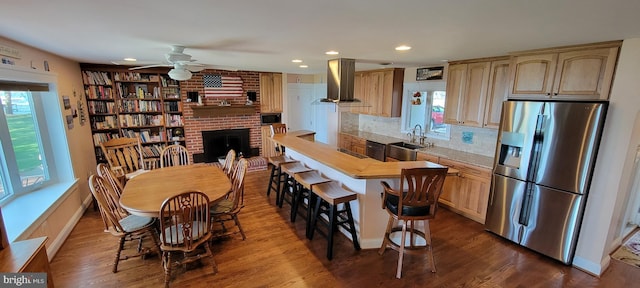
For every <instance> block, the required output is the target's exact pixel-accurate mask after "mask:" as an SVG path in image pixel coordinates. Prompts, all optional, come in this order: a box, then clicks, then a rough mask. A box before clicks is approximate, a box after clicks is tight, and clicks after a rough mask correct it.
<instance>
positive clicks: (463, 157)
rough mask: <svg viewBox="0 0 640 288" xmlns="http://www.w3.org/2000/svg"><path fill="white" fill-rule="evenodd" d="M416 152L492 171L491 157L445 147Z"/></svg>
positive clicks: (382, 139) (386, 139)
mask: <svg viewBox="0 0 640 288" xmlns="http://www.w3.org/2000/svg"><path fill="white" fill-rule="evenodd" d="M340 133H345V134H349V135H353V136H356V137H360V138H364V139H367V140H370V141H374V142H378V143H382V144H389V143H394V142H404V141H406V140H404V139H400V138H395V137H390V136H385V135H380V134H375V133H371V132H364V131H357V130H351V131H340ZM418 152H420V153H425V154H430V155H433V156H438V157H441V158H446V159H450V160H453V161H458V162H461V163H465V164H470V165H474V166H478V167H481V168H486V169H493V157H488V156H484V155H480V154H474V153H469V152H464V151H460V150H454V149H450V148H445V147H438V146H435V147H428V148H422V149H419V150H418Z"/></svg>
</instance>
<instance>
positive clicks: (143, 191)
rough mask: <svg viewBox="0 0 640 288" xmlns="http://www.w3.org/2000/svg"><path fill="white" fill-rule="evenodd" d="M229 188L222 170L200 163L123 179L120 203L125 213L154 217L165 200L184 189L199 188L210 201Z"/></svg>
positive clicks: (224, 194)
mask: <svg viewBox="0 0 640 288" xmlns="http://www.w3.org/2000/svg"><path fill="white" fill-rule="evenodd" d="M230 190H231V181H230V180H229V178H228V177H227V175H225V173H224V172H223V171H222V169H220V168H218V167H215V166H209V165H204V164H194V165H186V166H173V167H165V168H160V169H154V170H150V171H149V172H146V173H143V174H140V175H138V176H136V177H134V178H132V179H130V180H128V181H127V184H126V185H125V186H124V190H123V191H122V195H121V196H120V206H122V208H124V209H125V210H127V211H128V212H129V213H131V214H134V215H138V216H146V217H158V216H159V214H160V206H161V205H162V203H163V202H164V200H165V199H167V198H169V197H171V196H174V195H177V194H180V193H183V192H187V191H201V192H203V193H204V194H206V195H207V196H208V197H209V201H210V202H211V203H212V204H213V203H215V202H218V201H220V200H222V199H223V198H224V197H225V196H226V195H227V193H228V192H229V191H230Z"/></svg>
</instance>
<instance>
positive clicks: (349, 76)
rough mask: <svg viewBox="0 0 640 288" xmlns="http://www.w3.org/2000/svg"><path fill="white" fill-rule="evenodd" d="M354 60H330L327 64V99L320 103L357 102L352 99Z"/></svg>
mask: <svg viewBox="0 0 640 288" xmlns="http://www.w3.org/2000/svg"><path fill="white" fill-rule="evenodd" d="M355 71H356V60H355V59H347V58H339V59H331V60H329V62H328V64H327V98H323V99H321V100H320V101H321V102H334V103H338V102H358V101H359V100H357V99H355V98H354V97H353V83H354V76H355Z"/></svg>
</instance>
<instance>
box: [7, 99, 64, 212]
mask: <svg viewBox="0 0 640 288" xmlns="http://www.w3.org/2000/svg"><path fill="white" fill-rule="evenodd" d="M39 98H40V93H39V92H29V91H3V90H0V104H2V109H1V110H0V120H3V121H0V149H1V151H2V153H1V154H0V158H1V159H2V162H3V163H2V164H4V165H2V173H0V174H2V175H3V177H2V187H0V200H3V199H6V198H7V197H9V196H11V195H19V194H20V193H26V192H29V191H33V190H35V189H37V188H38V187H41V186H42V185H44V184H46V183H47V182H49V181H50V180H51V175H50V173H49V171H48V169H47V167H48V165H47V159H48V158H49V157H47V156H48V155H47V153H46V152H45V150H44V146H43V142H44V143H49V142H50V141H49V139H48V137H47V135H48V133H42V131H41V130H40V125H39V122H40V121H44V120H42V119H44V115H43V114H42V113H39V112H38V109H37V107H41V106H42V104H41V103H42V101H40V99H39Z"/></svg>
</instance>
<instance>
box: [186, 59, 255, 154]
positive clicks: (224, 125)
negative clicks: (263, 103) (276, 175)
mask: <svg viewBox="0 0 640 288" xmlns="http://www.w3.org/2000/svg"><path fill="white" fill-rule="evenodd" d="M203 74H219V75H222V76H236V77H240V78H242V82H243V83H242V89H243V94H242V96H241V97H240V96H238V97H219V98H206V99H205V98H204V85H203V82H202V75H203ZM247 91H255V92H256V93H257V95H258V98H257V101H254V103H253V106H254V107H255V113H253V114H249V115H247V114H244V115H225V116H200V117H198V116H194V113H193V112H194V111H193V108H192V107H194V106H197V102H196V103H189V102H186V100H185V99H187V92H198V95H200V96H202V97H203V104H204V105H205V106H207V105H212V106H217V105H218V104H220V102H221V101H222V100H227V101H228V102H230V103H231V105H244V104H245V102H246V100H247ZM180 92H181V97H182V99H183V102H182V103H183V104H184V107H183V115H184V127H185V129H184V132H185V138H186V139H187V141H186V146H187V149H189V151H190V152H191V153H192V156H193V154H203V153H204V147H203V141H202V132H203V131H214V130H224V129H242V128H248V129H249V146H250V147H251V148H258V149H261V135H260V73H259V72H253V71H225V70H204V71H202V72H198V73H194V74H193V77H192V78H191V79H189V80H186V81H181V82H180ZM258 151H260V150H258ZM260 155H262V151H260ZM254 156H255V155H254Z"/></svg>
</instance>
